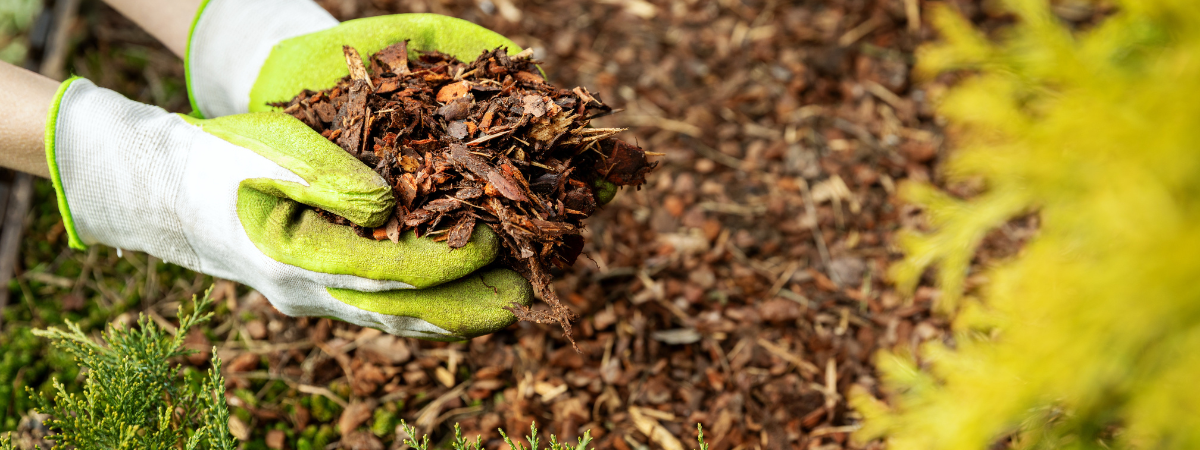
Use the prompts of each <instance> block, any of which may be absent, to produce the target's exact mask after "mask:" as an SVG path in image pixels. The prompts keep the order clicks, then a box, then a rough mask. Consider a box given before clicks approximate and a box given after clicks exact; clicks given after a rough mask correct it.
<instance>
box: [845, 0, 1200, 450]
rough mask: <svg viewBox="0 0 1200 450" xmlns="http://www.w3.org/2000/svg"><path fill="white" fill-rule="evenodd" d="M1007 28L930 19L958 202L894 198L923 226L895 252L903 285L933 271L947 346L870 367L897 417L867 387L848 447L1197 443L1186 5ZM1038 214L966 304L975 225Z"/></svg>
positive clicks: (1197, 156) (1197, 332)
mask: <svg viewBox="0 0 1200 450" xmlns="http://www.w3.org/2000/svg"><path fill="white" fill-rule="evenodd" d="M1004 3H1005V5H1006V6H1007V7H1008V8H1010V9H1011V10H1012V11H1013V12H1014V13H1015V14H1016V16H1017V17H1018V19H1019V20H1018V23H1017V24H1016V25H1014V26H1013V27H1012V28H1011V29H1009V30H1008V31H1007V33H1005V34H1004V35H1003V37H1002V38H1000V39H999V43H993V42H991V41H989V39H987V38H985V37H984V36H983V35H981V34H980V33H979V32H978V31H976V30H974V29H973V28H972V27H971V25H970V24H969V23H968V22H966V21H965V20H963V19H962V18H961V17H959V16H957V15H955V14H954V13H952V12H949V11H948V10H937V11H934V18H935V21H936V25H937V26H938V27H939V29H940V30H941V31H942V35H943V37H944V41H943V42H942V43H941V44H939V45H937V46H934V47H930V48H926V49H924V51H923V52H922V53H921V54H920V55H919V57H920V63H919V69H920V70H922V71H923V72H924V73H925V74H927V75H928V74H934V73H937V72H941V71H946V70H963V69H965V70H968V71H970V73H974V74H975V75H974V76H972V77H970V78H969V79H968V80H967V81H965V82H963V83H961V84H960V85H958V86H957V87H955V88H953V89H952V90H951V91H950V93H949V94H947V96H946V98H945V99H944V102H943V104H942V107H941V112H942V113H943V114H944V115H945V116H946V117H947V118H948V119H949V120H950V122H951V123H952V124H953V125H954V126H955V127H956V128H957V129H958V130H960V131H961V134H960V135H959V136H960V137H961V139H960V141H959V143H958V144H959V148H958V150H956V152H955V153H954V155H953V158H952V160H951V161H950V162H949V163H948V164H947V167H946V170H947V171H948V174H949V175H950V176H951V177H966V176H981V177H982V178H983V179H984V180H985V181H986V183H987V187H988V190H987V192H986V193H985V194H983V195H981V196H978V197H976V198H974V199H972V200H969V201H962V200H958V199H955V198H953V197H950V196H948V195H946V194H944V193H941V192H939V191H938V190H937V189H936V188H932V187H929V186H915V185H913V186H907V188H906V189H905V191H904V192H905V194H906V195H907V198H908V199H909V200H910V201H913V202H916V203H921V204H924V205H926V206H927V211H928V213H929V214H930V218H931V223H932V224H933V226H934V231H933V232H931V233H929V234H911V235H907V236H905V237H904V238H903V239H902V246H903V248H904V250H905V251H906V253H907V254H908V259H907V260H906V261H904V262H903V263H901V264H899V265H897V266H896V267H894V268H893V272H892V275H893V276H894V277H895V279H896V281H897V282H898V283H899V284H900V286H901V287H905V288H912V287H913V286H914V285H915V284H916V282H917V280H918V278H919V277H920V276H921V273H922V272H923V271H924V270H925V269H926V268H927V267H931V266H932V267H935V269H936V272H935V273H936V274H937V276H936V278H937V280H938V282H939V283H940V285H941V287H942V288H943V290H944V294H945V295H944V296H943V297H942V303H941V304H940V307H941V309H942V310H943V311H957V318H956V319H955V323H954V327H955V348H948V347H946V346H944V345H941V344H932V345H926V346H925V347H923V348H922V349H921V354H920V356H921V359H922V361H923V362H925V363H926V364H927V365H926V367H924V368H923V369H918V368H917V367H915V366H914V365H913V363H912V362H911V360H910V359H908V358H904V357H900V356H896V355H892V354H881V355H879V357H878V362H879V366H880V367H881V369H883V372H884V374H885V386H886V387H887V390H888V391H889V392H891V393H892V394H893V397H892V398H893V402H892V404H891V406H890V407H889V406H887V405H884V404H883V403H880V402H876V401H874V399H872V398H871V397H870V396H868V395H866V394H865V393H862V392H859V393H857V394H856V395H855V396H854V399H853V401H854V404H855V406H856V407H857V408H858V410H859V411H860V412H862V413H863V415H864V416H865V417H866V420H865V426H864V428H863V429H862V430H861V431H860V432H859V434H858V435H857V436H856V438H858V439H867V438H873V437H878V436H886V437H887V439H888V440H889V443H890V445H891V447H890V448H892V449H896V450H904V449H921V450H926V449H940V448H947V449H983V448H989V447H990V446H991V445H992V444H994V443H996V442H997V440H1000V439H1006V438H1007V437H1009V436H1012V437H1013V441H1014V442H1015V444H1016V446H1017V447H1020V448H1105V447H1108V448H1118V447H1121V448H1179V449H1188V448H1200V2H1197V1H1196V0H1127V1H1123V2H1119V4H1118V11H1119V12H1118V13H1117V14H1116V15H1114V16H1112V17H1109V18H1107V19H1105V20H1104V21H1103V22H1102V23H1100V24H1099V25H1097V26H1096V27H1095V28H1093V29H1091V30H1090V31H1085V32H1072V31H1070V30H1068V29H1067V28H1066V27H1064V26H1063V25H1062V24H1061V23H1060V22H1059V21H1058V20H1057V19H1056V18H1055V17H1054V16H1053V14H1051V11H1050V9H1049V6H1048V5H1047V3H1046V2H1044V1H1037V0H1009V1H1006V2H1004ZM1027 211H1036V212H1037V213H1038V214H1039V215H1040V216H1041V220H1040V222H1041V229H1040V231H1039V232H1038V235H1037V236H1036V237H1035V238H1034V239H1032V240H1031V241H1030V242H1028V244H1027V245H1026V247H1025V248H1024V250H1023V251H1022V252H1021V253H1020V255H1019V256H1018V257H1016V258H1014V259H1013V260H1011V261H1008V262H1006V263H1004V264H1002V265H1000V266H998V267H993V268H990V269H989V272H988V278H989V279H990V282H989V283H988V284H987V285H986V287H984V288H983V290H982V292H981V293H980V297H981V298H980V299H978V301H977V300H975V299H967V300H960V297H961V291H962V288H963V279H964V277H965V276H966V274H967V264H968V263H969V261H970V259H971V255H972V253H973V251H974V249H975V247H976V246H977V245H978V243H979V241H980V239H981V238H982V237H983V236H984V234H985V233H986V232H988V231H989V230H990V229H993V228H995V227H996V226H998V225H1000V224H1002V223H1003V222H1004V221H1006V220H1007V219H1009V218H1011V217H1012V216H1014V215H1017V214H1022V213H1024V212H1027Z"/></svg>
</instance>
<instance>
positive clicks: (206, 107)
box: [184, 0, 338, 117]
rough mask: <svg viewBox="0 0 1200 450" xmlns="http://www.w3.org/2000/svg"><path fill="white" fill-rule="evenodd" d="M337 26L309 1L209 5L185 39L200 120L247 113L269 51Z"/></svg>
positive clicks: (220, 0) (241, 0)
mask: <svg viewBox="0 0 1200 450" xmlns="http://www.w3.org/2000/svg"><path fill="white" fill-rule="evenodd" d="M337 24H338V21H337V19H334V18H333V16H331V15H329V13H328V12H326V11H325V10H324V9H322V8H321V7H320V6H319V5H317V4H316V3H314V2H313V1H312V0H208V2H206V3H205V4H204V5H201V7H200V11H198V12H197V18H196V22H195V24H193V25H192V31H191V35H190V36H189V37H188V51H187V57H186V58H184V60H185V63H186V65H187V68H186V71H187V81H188V83H187V84H188V96H189V97H190V98H191V101H192V108H194V109H195V110H197V111H199V112H200V113H201V114H203V115H204V117H220V116H225V115H230V114H241V113H246V112H249V111H250V89H251V88H252V87H254V82H255V80H257V79H258V73H259V71H260V70H261V69H262V65H263V63H264V62H266V60H267V57H268V56H270V55H271V49H272V48H274V47H275V44H278V43H279V42H280V41H283V40H285V39H288V38H292V37H296V36H300V35H304V34H309V33H314V32H317V31H321V30H325V29H328V28H333V27H335V26H337Z"/></svg>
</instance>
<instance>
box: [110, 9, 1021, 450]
mask: <svg viewBox="0 0 1200 450" xmlns="http://www.w3.org/2000/svg"><path fill="white" fill-rule="evenodd" d="M320 3H321V4H322V5H323V6H324V7H325V8H326V9H328V10H329V11H330V12H332V13H333V14H334V15H335V16H337V17H338V18H339V19H342V20H348V19H352V18H356V17H364V16H371V15H378V14H387V13H402V12H436V13H442V14H449V15H454V16H457V17H462V18H464V19H467V20H471V21H473V22H476V23H479V24H481V25H483V26H486V27H488V28H490V29H493V30H495V31H497V32H499V33H501V34H504V35H506V36H508V37H510V38H512V39H513V40H514V41H515V42H517V43H518V44H520V45H522V46H524V47H529V48H533V49H534V56H535V58H537V59H539V60H542V61H544V64H542V67H543V68H545V69H546V73H547V75H548V77H549V81H550V82H551V83H553V84H555V85H560V86H585V87H587V88H588V89H590V90H591V91H592V92H595V93H596V94H597V95H598V96H599V97H600V98H603V99H605V100H606V101H608V102H609V103H610V104H611V105H612V106H613V107H615V108H623V109H625V110H626V111H625V112H624V113H622V114H620V115H615V116H611V117H604V118H600V119H597V120H596V121H595V123H594V125H596V126H599V127H612V128H629V131H628V132H626V133H625V134H623V135H622V138H624V139H626V140H628V141H631V142H636V143H638V144H639V145H641V146H644V147H646V148H652V149H654V150H656V151H658V152H661V153H665V154H666V156H665V157H664V158H663V159H662V164H661V165H660V167H659V168H658V170H656V171H655V173H653V174H652V175H650V176H649V177H648V183H647V184H646V186H645V187H644V188H643V189H642V190H640V191H635V190H629V189H627V190H623V191H622V192H621V193H620V194H618V196H617V198H616V199H615V200H614V201H613V203H611V204H609V205H607V206H605V207H603V208H601V209H600V210H599V211H598V212H597V213H596V214H595V215H594V216H593V218H592V219H589V220H588V221H586V228H584V229H583V230H582V231H581V234H582V235H583V236H584V237H585V238H586V240H587V244H586V245H585V247H584V250H583V254H584V255H585V257H584V258H580V260H579V262H578V263H576V264H575V265H574V266H572V267H571V268H570V269H565V270H560V271H556V272H555V275H556V279H557V280H558V281H556V282H555V287H556V290H557V291H558V292H559V293H562V294H563V296H564V299H565V304H566V305H567V306H568V307H569V308H570V309H571V310H572V311H573V312H574V313H575V314H577V315H578V316H579V317H580V319H579V321H578V322H577V323H576V331H577V332H576V336H575V337H576V340H577V341H578V344H579V347H580V349H581V350H582V354H579V353H575V352H574V351H573V350H572V349H571V348H570V347H569V346H568V345H566V344H565V340H564V339H563V338H562V336H561V330H559V329H558V328H557V327H554V326H546V325H536V324H530V323H520V324H518V325H514V326H513V327H512V328H510V329H508V330H505V331H503V332H500V333H496V334H494V335H491V336H486V337H482V338H478V339H475V340H472V341H470V342H468V343H455V344H442V343H430V342H423V341H415V340H408V339H395V338H392V337H389V336H384V335H380V334H378V332H375V331H373V330H362V329H359V328H358V327H354V326H349V325H346V324H343V323H336V322H330V321H327V320H317V319H292V318H287V317H284V316H282V315H279V314H278V313H276V312H274V311H273V310H272V309H271V308H270V306H269V304H267V303H266V301H265V299H263V298H262V297H261V296H258V295H256V294H251V295H248V296H241V297H239V296H236V295H233V286H232V285H231V284H228V283H221V284H220V285H219V286H218V289H217V290H218V292H220V293H221V294H220V295H222V296H223V301H224V302H225V304H226V305H227V306H229V308H230V311H232V312H233V314H228V315H227V316H223V318H224V320H223V323H221V324H219V325H214V327H213V328H212V329H211V330H209V333H208V336H207V337H204V336H195V337H193V339H192V342H193V344H194V345H196V346H197V348H204V347H205V346H206V345H207V343H208V342H210V341H211V342H214V343H216V344H217V345H218V347H219V348H220V352H221V355H222V356H223V357H224V358H225V360H226V361H227V362H228V365H227V366H226V367H227V368H228V369H229V370H228V374H227V376H228V377H229V381H230V385H231V390H230V392H231V397H230V404H231V405H234V406H235V413H236V415H237V418H238V419H237V420H239V421H243V422H245V423H246V424H247V425H250V429H251V430H252V431H251V433H250V435H249V436H248V437H249V438H250V439H252V440H259V441H263V442H266V443H274V442H278V439H279V438H280V436H286V437H287V440H286V442H287V444H286V445H287V446H288V447H289V448H294V447H295V441H294V439H295V438H296V437H298V436H301V435H303V434H304V433H303V430H306V429H308V430H311V429H312V427H315V426H316V427H319V426H320V425H321V424H332V425H334V426H335V428H341V429H342V430H344V433H342V434H343V435H344V439H343V440H342V443H343V444H344V445H345V446H350V445H351V444H354V445H361V446H362V448H371V447H372V446H374V445H382V443H387V444H388V445H392V443H393V442H394V441H395V433H394V431H393V430H394V426H392V425H394V424H391V423H389V422H388V421H387V420H385V418H386V416H387V415H388V414H394V415H395V416H398V417H401V418H404V419H406V420H408V421H409V422H410V423H414V424H416V425H418V426H419V427H420V429H421V430H422V431H431V432H434V433H436V436H444V435H445V434H446V433H447V432H448V431H449V427H450V426H451V425H452V424H453V423H455V422H459V423H461V424H462V427H463V429H464V431H465V432H466V434H467V435H468V436H473V435H482V436H483V437H484V439H485V441H486V442H487V443H488V446H489V448H497V447H499V446H500V445H501V444H500V441H499V440H498V439H497V438H498V437H499V434H498V433H497V432H496V431H495V429H496V428H497V427H505V429H506V430H508V431H509V432H510V434H517V433H520V432H521V431H522V430H524V429H527V426H528V424H529V423H530V422H532V421H537V423H538V424H539V428H540V429H541V430H543V431H545V432H553V433H557V434H559V435H562V436H567V437H570V436H575V435H579V434H581V432H582V430H584V429H591V430H592V434H593V436H598V442H597V443H596V448H619V449H631V448H638V447H640V446H642V445H651V446H654V447H660V446H669V445H671V443H670V442H666V438H663V437H659V438H657V440H652V439H651V438H649V436H650V435H652V434H653V435H656V436H664V435H666V434H670V435H673V436H675V437H677V438H678V440H679V441H680V442H681V443H682V445H683V446H684V447H685V448H691V447H693V445H692V444H693V442H694V441H693V439H694V437H695V428H694V424H695V423H697V422H699V423H702V424H704V427H705V435H706V436H707V440H708V441H709V442H710V443H712V444H713V447H712V448H713V449H714V450H728V449H733V448H759V447H761V448H795V447H803V448H854V447H855V446H854V445H852V444H851V443H850V442H849V440H848V436H849V433H850V432H851V431H852V430H854V429H855V428H856V427H857V424H858V419H857V417H856V416H855V413H854V412H853V411H850V410H848V409H847V407H846V402H845V394H846V393H847V392H848V390H849V388H850V387H851V386H853V385H856V384H857V385H861V386H863V387H866V388H867V389H868V390H869V391H872V392H878V389H877V388H878V384H879V380H878V378H877V374H876V372H875V369H874V366H873V363H872V355H873V354H874V353H875V352H877V351H879V350H882V349H897V350H912V349H915V348H916V346H917V345H919V344H920V343H921V342H924V341H927V340H931V339H943V338H944V337H945V333H946V329H947V321H946V319H944V318H940V317H935V316H933V315H931V314H930V305H931V301H932V300H933V299H934V298H936V297H937V296H938V291H937V290H936V289H933V288H930V287H921V288H919V289H918V291H917V293H916V295H915V297H914V298H913V299H912V300H911V301H905V300H903V299H902V298H901V296H899V295H897V293H895V292H894V291H893V290H892V288H891V287H890V286H889V285H888V284H887V283H886V280H885V270H886V268H887V266H888V264H889V263H890V262H892V261H894V260H896V259H897V258H899V256H900V255H898V254H897V253H896V252H895V249H894V247H893V246H892V243H893V242H894V236H895V233H896V231H897V230H899V229H901V228H903V227H920V226H922V223H923V221H922V217H921V215H920V211H919V210H917V209H915V208H913V207H910V206H903V205H902V203H901V202H900V201H899V200H898V199H896V198H895V192H896V186H897V184H899V183H902V182H904V181H905V180H929V179H933V181H935V182H938V180H937V176H936V172H935V171H934V170H933V168H934V166H935V165H936V163H937V161H938V160H939V158H940V157H941V156H942V155H943V153H944V151H945V150H944V149H945V146H944V144H943V139H944V134H943V132H942V130H941V128H940V124H939V122H938V120H937V118H936V116H935V114H934V111H933V102H934V100H935V99H936V98H937V97H938V95H940V93H941V92H943V91H944V90H945V89H946V86H947V84H948V82H949V80H933V81H926V82H920V83H918V82H916V81H914V80H913V79H912V77H911V75H910V71H911V67H912V63H913V51H914V49H915V48H916V46H917V45H918V44H919V43H921V42H924V41H926V40H929V39H931V38H933V37H934V34H933V33H932V32H931V30H930V29H929V27H928V25H927V24H926V23H925V22H924V19H925V18H926V16H927V15H928V10H927V9H926V5H927V4H928V3H930V2H924V1H919V0H846V1H837V2H815V1H802V2H776V1H771V0H762V1H757V0H751V1H745V2H742V1H719V2H696V1H687V0H605V1H601V2H576V1H571V0H545V1H524V0H448V1H442V0H436V1H435V0H429V1H426V0H397V1H382V0H320ZM946 3H947V4H948V5H949V6H950V7H953V8H958V9H959V10H961V11H962V12H964V13H965V14H967V15H968V16H969V17H971V18H972V19H973V20H976V21H989V23H991V22H997V21H1002V20H1003V18H1002V17H1000V16H997V15H994V14H992V13H991V12H989V11H988V10H987V9H985V8H984V7H983V6H981V5H983V4H984V3H985V2H979V1H951V2H946ZM105 14H106V15H101V16H100V18H101V19H100V20H93V22H95V23H96V24H99V25H100V26H98V27H95V28H96V29H97V30H103V29H105V27H106V26H111V24H113V23H118V24H119V23H121V22H120V21H119V20H116V19H113V18H112V17H113V14H112V13H111V11H109V12H106V13H105ZM89 23H91V22H89ZM116 28H117V29H120V27H116ZM105 33H107V34H105ZM115 35H116V34H115V33H113V32H111V31H104V32H96V33H94V36H95V38H94V39H92V40H90V41H87V42H88V44H87V45H89V46H93V47H97V48H105V47H107V46H109V45H113V46H118V44H116V43H111V42H110V41H107V40H106V39H110V38H111V36H115ZM97 41H99V42H97ZM144 41H145V39H141V38H139V39H138V40H136V43H135V44H131V45H129V46H127V47H128V48H134V49H136V50H137V51H138V52H141V53H142V54H144V53H149V54H151V55H156V56H155V57H153V58H151V61H159V60H161V59H162V58H159V57H158V56H161V54H162V52H164V50H161V49H158V48H157V47H153V46H151V45H149V44H146V43H145V42H144ZM114 42H115V40H114ZM147 67H148V68H147V69H146V70H147V71H149V70H151V69H155V70H159V69H156V68H157V67H158V66H157V65H155V64H151V65H149V66H147ZM172 70H177V68H176V69H172ZM163 72H166V71H165V70H164V71H163ZM172 73H174V72H172ZM96 76H100V77H101V79H102V80H103V74H99V73H98V74H96ZM102 84H103V83H102ZM123 85H128V86H126V87H127V88H128V89H134V90H133V91H129V92H132V93H133V94H142V97H147V96H148V95H146V94H148V93H149V92H151V91H150V90H148V89H145V88H139V89H142V91H141V92H138V91H137V90H136V89H135V88H134V87H129V86H142V85H141V84H131V83H124V82H122V83H118V85H115V86H117V87H121V86H123ZM151 86H152V85H151ZM143 99H144V98H143ZM156 101H157V100H156ZM170 103H172V104H179V102H178V101H176V100H171V101H170ZM183 104H186V102H185V103H183ZM968 190H969V189H968ZM1033 224H1035V221H1034V220H1032V219H1031V220H1029V221H1028V222H1026V223H1025V224H1024V225H1022V224H1021V223H1015V224H1014V225H1013V226H1012V227H1009V228H1011V229H1006V230H1003V232H999V233H995V234H994V235H993V236H992V237H991V238H989V241H988V243H987V244H986V249H987V251H986V252H985V254H988V255H997V256H1003V255H1008V254H1011V253H1012V249H1014V248H1016V246H1017V245H1018V243H1019V241H1020V240H1021V239H1023V238H1024V237H1026V236H1028V229H1029V228H1030V227H1031V226H1033ZM988 260H989V258H986V257H984V258H981V259H980V260H979V261H977V262H978V263H979V264H986V263H987V262H988ZM979 281H981V279H980V278H978V277H972V278H971V283H978V282H979ZM543 307H544V306H543ZM196 361H197V364H201V365H202V364H203V360H202V359H197V360H196ZM318 398H320V399H330V400H328V402H326V403H330V404H341V405H342V406H336V405H335V406H334V407H332V408H330V407H327V406H316V405H318V404H322V402H324V400H322V401H317V400H316V399H318ZM384 411H386V414H383V413H382V412H384ZM377 424H383V425H384V426H382V427H376V428H378V429H376V430H371V429H370V428H369V427H371V426H373V425H377ZM660 427H661V428H662V429H665V430H666V431H668V433H665V434H664V433H654V430H656V429H659V428H660ZM267 438H270V439H267ZM879 446H880V444H879V443H871V444H868V445H867V446H866V447H872V448H878V447H879Z"/></svg>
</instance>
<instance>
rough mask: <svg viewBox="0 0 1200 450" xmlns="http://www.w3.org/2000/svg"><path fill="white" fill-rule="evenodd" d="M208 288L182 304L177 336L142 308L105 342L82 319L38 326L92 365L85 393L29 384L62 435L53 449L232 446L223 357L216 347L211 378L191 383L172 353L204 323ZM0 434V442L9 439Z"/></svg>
mask: <svg viewBox="0 0 1200 450" xmlns="http://www.w3.org/2000/svg"><path fill="white" fill-rule="evenodd" d="M210 294H211V290H210V291H209V292H207V293H205V295H204V297H203V298H202V299H200V300H199V301H196V300H195V299H194V298H193V304H194V308H193V311H192V312H191V313H188V314H185V313H184V311H183V306H182V305H181V306H180V310H179V317H180V323H179V327H178V328H177V329H176V331H175V333H174V335H172V334H171V333H168V332H166V331H165V330H163V329H162V328H160V327H158V326H157V325H156V324H155V323H154V322H153V321H151V320H150V318H148V317H146V316H144V315H142V316H140V317H139V319H138V322H137V325H136V326H135V327H132V328H126V327H124V326H122V325H112V326H110V327H109V328H108V329H107V330H105V331H104V332H102V333H101V335H100V342H95V341H93V340H92V339H90V338H88V337H87V336H86V335H85V334H84V333H83V331H82V330H80V328H79V326H78V325H77V324H75V323H73V322H70V321H67V323H66V324H67V329H66V330H62V329H57V328H51V329H47V330H37V331H35V333H36V334H37V335H38V336H42V337H45V338H49V339H50V340H51V341H52V342H53V343H54V345H55V346H57V347H59V348H61V349H63V350H65V351H67V352H68V353H70V354H71V355H72V356H73V357H74V358H75V360H76V361H77V362H78V363H79V364H80V365H81V366H85V367H87V368H88V369H89V372H88V374H87V380H86V381H85V382H84V386H83V392H82V394H73V393H69V392H67V391H66V389H65V388H64V386H63V385H62V383H60V382H58V380H57V379H56V380H54V388H55V391H56V392H55V394H56V395H55V396H54V398H50V397H49V396H48V395H45V396H43V395H38V394H37V393H36V392H34V391H33V390H32V389H27V391H28V393H29V395H30V398H31V399H32V400H33V402H34V404H35V405H36V408H37V410H38V411H40V412H43V413H46V414H49V415H50V416H51V419H49V420H48V422H47V425H48V426H49V427H50V428H51V430H52V431H55V432H56V433H57V434H55V435H53V436H52V437H51V438H52V439H54V440H56V441H57V442H56V445H55V448H107V449H139V450H140V449H150V450H153V449H162V450H167V449H177V448H182V449H187V450H202V449H203V450H207V449H220V450H232V449H234V448H235V447H236V444H235V442H234V439H233V436H232V435H231V434H230V433H229V430H228V423H229V410H228V409H227V408H226V404H225V384H224V380H223V379H222V377H221V375H220V373H221V372H220V370H221V360H220V358H218V357H217V356H216V351H215V349H214V352H213V359H212V368H211V369H209V371H208V374H207V377H206V379H204V380H202V381H201V382H199V383H189V382H188V380H186V379H184V377H182V376H181V375H180V367H179V365H177V364H172V363H171V362H170V360H171V359H172V358H175V357H180V356H186V355H188V354H190V353H191V351H189V350H186V349H184V348H183V340H184V337H185V336H186V335H187V332H188V331H189V330H191V329H192V328H193V327H195V326H196V325H199V324H202V323H205V322H207V321H208V320H209V319H210V318H211V317H212V313H211V312H210V313H203V314H202V311H204V310H205V309H206V308H207V307H208V306H209V305H210V304H211V302H212V300H211V298H210ZM5 441H6V440H5V439H0V449H4V448H6V447H4V446H5V445H8V446H11V443H8V442H5Z"/></svg>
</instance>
